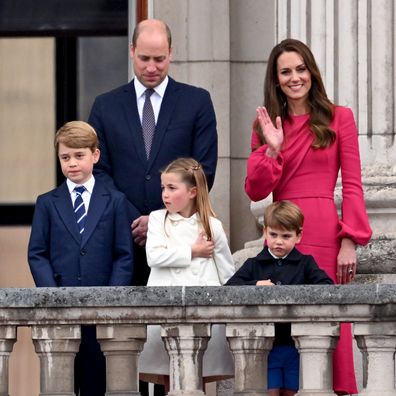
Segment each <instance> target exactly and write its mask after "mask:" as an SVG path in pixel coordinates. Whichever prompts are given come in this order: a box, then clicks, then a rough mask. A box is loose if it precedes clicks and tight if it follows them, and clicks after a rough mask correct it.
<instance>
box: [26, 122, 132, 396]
mask: <svg viewBox="0 0 396 396" xmlns="http://www.w3.org/2000/svg"><path fill="white" fill-rule="evenodd" d="M98 146H99V142H98V137H97V135H96V133H95V130H94V129H93V128H92V127H91V126H90V125H89V124H87V123H85V122H83V121H72V122H68V123H66V124H65V125H64V126H63V127H61V128H60V129H59V130H58V132H57V133H56V135H55V149H56V152H57V154H58V158H59V161H60V165H61V168H62V173H63V174H64V175H65V177H66V181H65V182H64V183H63V184H61V185H60V186H59V187H57V188H55V189H54V190H52V191H49V192H47V193H45V194H43V195H40V196H39V197H38V198H37V202H36V207H35V211H34V217H33V223H32V231H31V235H30V241H29V248H28V261H29V266H30V270H31V272H32V275H33V278H34V281H35V283H36V286H38V287H56V286H122V285H130V284H131V281H132V271H133V252H132V246H133V244H132V236H131V230H130V225H129V221H128V214H127V204H126V198H125V196H124V194H122V193H120V192H118V191H112V190H109V189H108V188H107V187H106V186H105V185H104V184H102V183H101V182H100V181H98V180H95V178H94V176H93V175H92V170H93V166H94V164H96V163H97V162H98V160H99V156H100V152H99V149H98ZM77 187H83V188H80V189H79V190H80V191H79V192H77V190H76V189H75V188H77ZM105 379H106V368H105V358H104V355H103V353H102V352H101V350H100V345H99V343H98V342H97V341H96V329H95V326H82V327H81V345H80V351H79V352H78V354H77V356H76V359H75V391H76V394H77V395H81V396H101V395H104V394H105V391H106V382H105Z"/></svg>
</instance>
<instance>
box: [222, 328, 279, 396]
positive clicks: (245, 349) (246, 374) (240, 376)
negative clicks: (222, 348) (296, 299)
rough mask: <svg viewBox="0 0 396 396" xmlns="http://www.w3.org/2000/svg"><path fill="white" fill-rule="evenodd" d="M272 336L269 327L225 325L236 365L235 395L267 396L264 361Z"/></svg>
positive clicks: (265, 361)
mask: <svg viewBox="0 0 396 396" xmlns="http://www.w3.org/2000/svg"><path fill="white" fill-rule="evenodd" d="M274 334H275V333H274V325H273V324H272V323H271V324H270V323H254V324H246V323H233V324H227V325H226V336H227V340H228V343H229V345H230V349H231V352H232V353H233V355H234V363H235V387H234V395H237V396H243V395H249V396H253V395H267V360H268V353H269V351H270V350H271V348H272V342H273V338H274Z"/></svg>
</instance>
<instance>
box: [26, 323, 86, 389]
mask: <svg viewBox="0 0 396 396" xmlns="http://www.w3.org/2000/svg"><path fill="white" fill-rule="evenodd" d="M80 336H81V331H80V326H76V325H73V326H72V325H71V326H67V325H61V326H32V339H33V344H34V347H35V350H36V353H37V355H38V356H39V358H40V396H74V358H75V356H76V353H77V352H78V349H79V346H80Z"/></svg>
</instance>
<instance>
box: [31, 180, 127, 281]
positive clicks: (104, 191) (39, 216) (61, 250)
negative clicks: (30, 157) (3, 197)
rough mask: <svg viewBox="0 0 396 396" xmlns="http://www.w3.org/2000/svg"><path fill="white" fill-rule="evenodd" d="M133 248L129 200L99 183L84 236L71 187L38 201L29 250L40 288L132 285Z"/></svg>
mask: <svg viewBox="0 0 396 396" xmlns="http://www.w3.org/2000/svg"><path fill="white" fill-rule="evenodd" d="M132 246H133V245H132V237H131V232H130V223H129V221H128V217H127V203H126V198H125V196H124V194H121V193H120V192H118V191H114V190H110V189H109V188H107V187H106V186H105V185H104V184H103V183H101V182H100V181H99V180H96V181H95V185H94V189H93V191H92V196H91V200H90V203H89V208H88V213H87V221H86V224H85V230H84V232H83V234H82V236H80V234H79V230H78V226H77V222H76V219H75V215H74V211H73V204H72V201H71V198H70V193H69V190H68V188H67V184H66V182H64V183H63V184H62V185H61V186H59V187H58V188H56V189H54V190H52V191H50V192H48V193H46V194H43V195H40V196H39V197H38V198H37V202H36V208H35V212H34V217H33V223H32V231H31V235H30V241H29V249H28V260H29V265H30V269H31V272H32V275H33V278H34V281H35V283H36V285H37V286H39V287H52V286H118V285H130V284H131V280H132V271H133V252H132Z"/></svg>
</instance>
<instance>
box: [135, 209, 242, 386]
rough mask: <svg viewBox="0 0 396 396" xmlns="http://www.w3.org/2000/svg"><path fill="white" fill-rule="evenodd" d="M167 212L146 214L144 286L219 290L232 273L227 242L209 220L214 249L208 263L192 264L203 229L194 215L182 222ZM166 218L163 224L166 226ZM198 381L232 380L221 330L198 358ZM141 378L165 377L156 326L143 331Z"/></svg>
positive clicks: (166, 360)
mask: <svg viewBox="0 0 396 396" xmlns="http://www.w3.org/2000/svg"><path fill="white" fill-rule="evenodd" d="M166 213H167V211H166V209H160V210H156V211H153V212H151V213H150V216H149V223H148V233H147V243H146V254H147V263H148V265H149V266H150V267H151V272H150V277H149V280H148V283H147V286H220V285H223V284H224V283H225V282H226V281H227V280H228V279H229V278H230V277H231V276H232V275H233V273H234V272H235V268H234V263H233V259H232V255H231V252H230V249H229V246H228V241H227V237H226V235H225V232H224V230H223V226H222V224H221V222H220V221H219V220H218V219H216V218H213V217H212V218H211V219H210V225H211V230H212V234H213V235H212V238H213V242H214V245H215V248H214V253H213V257H212V258H210V259H205V258H194V259H191V246H192V245H193V244H194V242H195V241H196V239H197V237H198V235H199V233H200V232H201V230H202V226H201V223H200V220H199V216H198V214H194V215H192V216H191V217H189V218H185V217H183V216H181V215H179V214H177V213H176V214H172V213H168V215H167V216H166ZM165 218H166V220H165ZM202 370H203V377H206V378H208V379H210V377H212V378H213V379H216V380H217V379H219V377H220V378H228V377H231V376H233V375H234V363H233V357H232V354H231V352H230V350H229V346H228V343H227V340H226V337H225V327H224V325H213V326H212V336H211V339H210V341H209V342H208V347H207V349H206V351H205V354H204V357H203V368H202ZM139 372H140V374H141V378H142V379H144V380H146V381H150V382H157V381H156V378H158V377H159V376H161V375H169V357H168V353H167V351H166V349H165V346H164V343H163V341H162V338H161V335H160V326H155V325H153V326H148V327H147V341H146V343H145V345H144V350H143V352H142V353H141V355H140V359H139Z"/></svg>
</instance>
